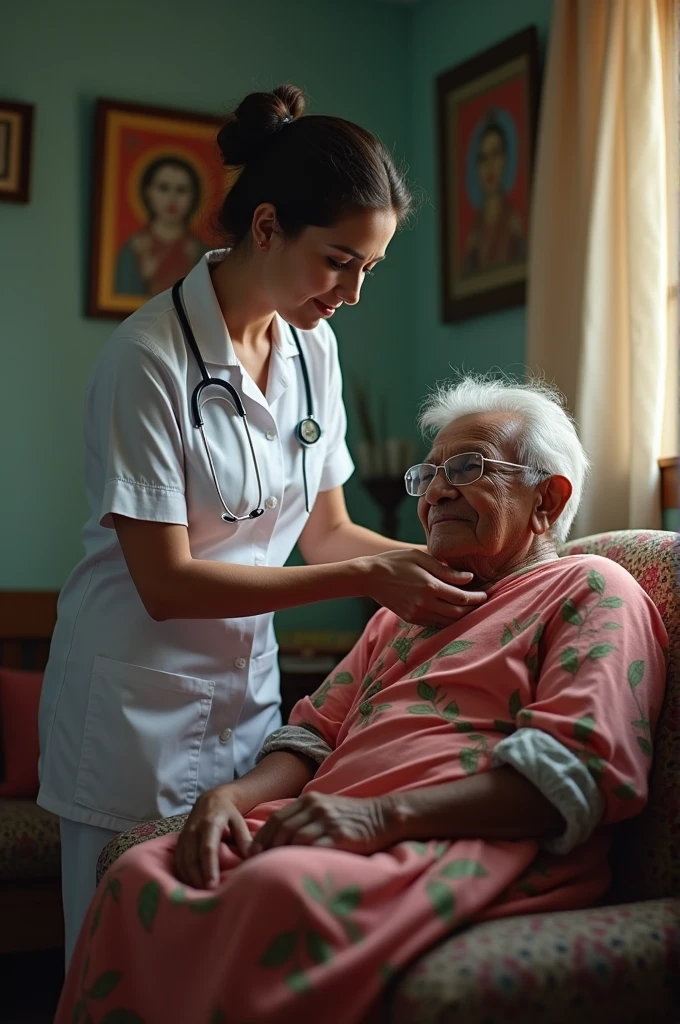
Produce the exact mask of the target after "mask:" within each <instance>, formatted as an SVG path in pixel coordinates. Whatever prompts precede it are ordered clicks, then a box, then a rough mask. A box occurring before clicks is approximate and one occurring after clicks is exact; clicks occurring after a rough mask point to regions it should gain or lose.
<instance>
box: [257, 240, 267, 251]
mask: <svg viewBox="0 0 680 1024" xmlns="http://www.w3.org/2000/svg"><path fill="white" fill-rule="evenodd" d="M257 244H258V245H259V247H260V249H262V252H266V251H267V249H268V248H269V246H268V245H267V243H266V242H258V243H257Z"/></svg>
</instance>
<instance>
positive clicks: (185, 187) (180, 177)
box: [144, 164, 194, 224]
mask: <svg viewBox="0 0 680 1024" xmlns="http://www.w3.org/2000/svg"><path fill="white" fill-rule="evenodd" d="M144 198H145V199H146V202H147V203H148V205H149V208H150V210H151V217H152V220H163V221H166V222H168V223H170V224H181V223H183V222H184V221H185V220H186V219H187V218H188V216H189V213H190V211H191V207H192V205H193V201H194V190H193V184H192V181H191V178H190V176H189V175H188V174H187V172H186V171H185V170H183V169H182V168H181V167H176V166H174V165H173V164H167V165H166V166H165V167H159V168H158V170H157V171H156V173H155V174H154V176H153V178H152V179H151V181H150V183H149V184H148V185H147V187H146V188H145V190H144Z"/></svg>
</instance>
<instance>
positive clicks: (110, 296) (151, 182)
mask: <svg viewBox="0 0 680 1024" xmlns="http://www.w3.org/2000/svg"><path fill="white" fill-rule="evenodd" d="M220 124H221V121H220V119H219V118H217V117H212V116H210V115H207V114H195V113H188V112H187V111H182V110H168V109H165V108H158V107H147V106H139V105H137V104H132V103H120V102H117V101H115V100H104V99H102V100H98V101H97V107H96V112H95V154H94V182H93V212H92V239H91V252H90V284H89V294H88V309H87V311H88V314H89V315H90V316H101V317H115V318H117V319H122V318H123V317H125V316H128V315H129V314H130V313H133V312H134V311H135V310H136V309H138V308H139V307H140V306H141V305H143V303H144V302H146V301H147V299H149V298H151V297H152V296H153V295H157V294H158V293H159V292H162V291H165V289H166V288H170V287H171V286H172V285H173V284H174V283H175V281H177V280H179V278H181V277H184V276H185V275H186V274H188V272H189V271H190V270H191V268H192V267H193V266H195V264H196V263H197V262H198V260H199V259H200V258H201V256H203V254H204V253H205V252H207V251H208V250H209V249H212V248H215V246H216V245H217V244H218V243H219V240H218V238H217V236H216V234H215V231H214V227H213V224H214V221H215V215H216V213H217V209H218V207H219V204H220V201H221V199H222V197H223V195H224V193H225V190H226V180H227V179H226V171H225V169H224V167H223V166H222V164H221V161H220V156H219V151H218V148H217V142H216V136H217V131H218V128H219V126H220Z"/></svg>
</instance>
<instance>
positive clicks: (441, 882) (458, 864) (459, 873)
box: [425, 858, 488, 924]
mask: <svg viewBox="0 0 680 1024" xmlns="http://www.w3.org/2000/svg"><path fill="white" fill-rule="evenodd" d="M487 874H488V872H487V870H486V868H485V867H484V866H483V865H482V864H480V863H479V861H476V860H470V859H468V858H464V859H463V858H458V859H456V860H452V861H449V862H448V863H447V864H443V865H442V866H441V868H439V870H438V871H437V873H436V877H435V878H432V877H431V876H430V877H428V879H427V881H426V882H425V891H426V893H427V895H428V896H429V898H430V902H431V903H432V907H433V909H434V911H435V913H436V914H437V915H438V916H439V917H441V918H443V920H444V921H446V923H447V924H450V923H451V922H452V921H453V919H454V917H455V913H456V895H455V891H454V890H453V889H452V888H451V883H453V882H460V881H461V880H462V879H465V878H485V877H486V876H487Z"/></svg>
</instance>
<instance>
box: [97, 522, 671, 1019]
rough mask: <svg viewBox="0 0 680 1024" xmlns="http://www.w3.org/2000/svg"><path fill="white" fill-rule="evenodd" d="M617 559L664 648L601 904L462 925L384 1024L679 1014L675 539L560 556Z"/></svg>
mask: <svg viewBox="0 0 680 1024" xmlns="http://www.w3.org/2000/svg"><path fill="white" fill-rule="evenodd" d="M585 552H587V553H593V554H599V555H603V556H604V557H605V558H611V559H613V560H614V561H616V562H619V563H620V564H621V565H623V566H624V567H625V568H626V569H628V571H629V572H630V573H631V574H632V575H633V576H634V577H635V578H636V579H637V580H638V582H639V583H640V584H641V586H642V587H643V588H644V590H645V591H646V592H647V593H648V594H649V596H650V597H651V599H652V600H653V601H654V603H655V604H656V606H657V608H658V609H659V611H660V613H661V616H662V618H663V620H664V623H665V625H666V629H667V630H668V634H669V640H670V646H669V661H668V677H667V690H666V698H665V703H664V707H663V710H662V713H661V716H660V720H659V723H658V727H657V736H656V746H655V757H654V767H653V771H652V779H651V788H650V799H649V803H648V805H647V807H646V809H645V811H644V813H643V814H642V815H640V816H639V817H637V818H635V819H633V820H632V821H629V822H625V823H623V824H621V825H620V826H617V827H616V829H615V835H614V842H613V846H612V858H611V860H612V875H613V881H612V885H611V889H610V892H609V894H608V897H607V899H606V900H605V901H604V903H603V905H601V906H598V907H595V908H592V909H590V910H578V911H571V912H570V911H566V912H561V913H552V914H536V915H530V914H529V915H526V916H523V917H515V918H506V919H501V920H497V921H490V922H487V923H483V924H478V925H472V926H469V927H467V928H465V929H463V930H460V931H457V932H455V933H453V934H452V935H451V936H449V937H448V938H447V939H446V940H444V941H443V942H441V943H439V944H438V945H437V946H436V947H434V948H433V949H432V950H430V951H429V952H428V953H426V954H425V955H424V956H421V957H420V958H419V959H418V960H417V961H416V962H415V963H413V964H411V965H409V967H408V968H407V969H406V970H404V971H403V972H401V974H400V975H398V976H397V977H396V978H395V979H394V980H393V982H392V984H391V987H390V989H389V990H388V992H387V998H386V1019H387V1021H389V1024H444V1022H447V1024H448V1022H449V1021H450V1022H452V1024H453V1022H455V1024H510V1022H513V1021H516V1022H518V1024H573V1022H574V1021H578V1024H638V1022H644V1024H679V1022H680V537H679V536H678V534H675V533H670V532H664V531H653V532H649V531H647V532H642V531H633V530H630V531H618V532H615V533H610V534H599V535H596V536H591V537H586V538H584V539H581V540H574V541H572V542H571V543H568V544H566V545H565V546H564V547H563V548H562V551H561V554H578V553H585ZM185 820H186V816H185V815H184V816H179V817H174V818H169V819H165V820H163V821H158V822H146V823H144V824H142V825H139V826H137V827H136V828H133V829H130V830H129V831H127V832H123V833H121V834H120V835H119V836H117V837H116V838H115V839H113V840H112V841H111V842H110V843H109V844H108V845H107V846H106V847H105V848H104V850H103V851H102V853H101V856H100V858H99V864H98V878H99V880H101V878H102V877H103V875H104V873H105V872H106V871H107V869H108V868H109V867H110V866H111V865H112V864H113V863H114V862H115V861H116V860H117V858H118V857H119V856H120V855H121V854H122V853H124V852H125V851H126V850H127V849H130V848H131V847H132V846H134V845H136V844H137V843H139V842H143V841H145V840H148V839H151V838H154V837H156V836H159V835H165V834H167V833H168V832H173V831H178V830H179V829H180V828H181V827H182V825H183V823H184V821H185Z"/></svg>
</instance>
